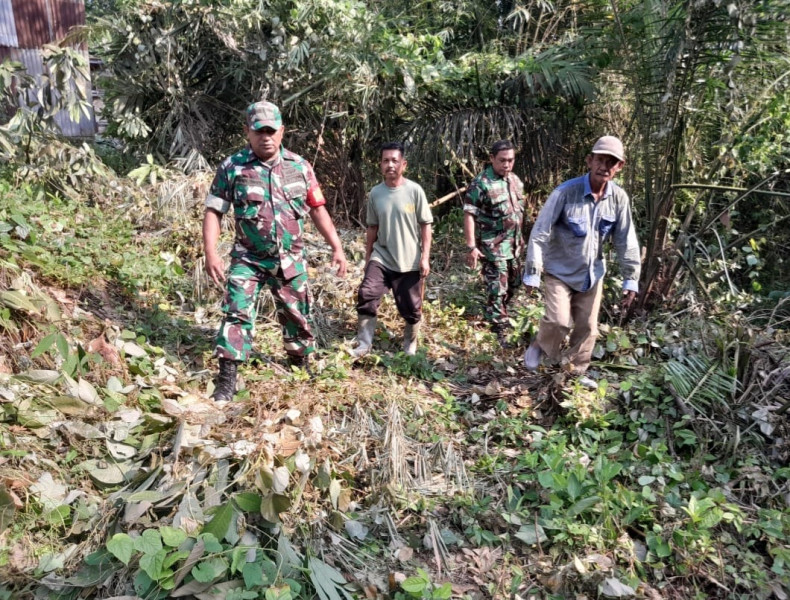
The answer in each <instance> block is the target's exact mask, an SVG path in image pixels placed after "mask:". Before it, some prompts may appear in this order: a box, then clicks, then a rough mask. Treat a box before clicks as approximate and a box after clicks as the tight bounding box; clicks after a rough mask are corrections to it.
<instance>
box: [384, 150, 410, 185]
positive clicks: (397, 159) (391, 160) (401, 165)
mask: <svg viewBox="0 0 790 600" xmlns="http://www.w3.org/2000/svg"><path fill="white" fill-rule="evenodd" d="M405 170H406V161H405V160H404V158H403V155H402V154H401V153H400V150H384V151H383V152H382V153H381V174H382V175H383V176H384V181H385V182H387V183H397V182H398V181H399V180H400V178H401V176H403V172H404V171H405Z"/></svg>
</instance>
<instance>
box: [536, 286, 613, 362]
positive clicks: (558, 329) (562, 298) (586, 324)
mask: <svg viewBox="0 0 790 600" xmlns="http://www.w3.org/2000/svg"><path fill="white" fill-rule="evenodd" d="M602 291H603V285H602V281H600V280H599V281H598V282H597V283H596V284H595V285H594V286H593V287H591V288H590V289H589V290H587V291H586V292H577V291H575V290H573V289H571V288H570V287H568V286H567V285H565V284H564V283H563V282H562V281H560V280H559V279H557V278H556V277H554V276H552V275H548V274H546V276H545V278H544V284H543V299H544V301H545V305H546V314H545V315H544V316H543V319H542V320H541V322H540V328H539V329H538V336H537V342H538V345H539V346H540V348H541V350H543V352H545V353H546V355H547V356H548V357H549V359H550V360H552V361H557V362H559V361H560V360H561V359H562V356H561V353H560V350H561V347H562V343H563V342H564V341H565V338H566V336H567V335H568V333H569V332H570V334H571V338H570V341H569V342H568V349H567V351H566V353H565V358H564V360H562V362H564V363H568V365H569V367H570V369H571V371H573V372H575V373H583V372H584V371H586V370H587V367H589V366H590V360H591V359H592V352H593V348H595V338H596V337H597V336H598V311H599V310H600V308H601V295H602Z"/></svg>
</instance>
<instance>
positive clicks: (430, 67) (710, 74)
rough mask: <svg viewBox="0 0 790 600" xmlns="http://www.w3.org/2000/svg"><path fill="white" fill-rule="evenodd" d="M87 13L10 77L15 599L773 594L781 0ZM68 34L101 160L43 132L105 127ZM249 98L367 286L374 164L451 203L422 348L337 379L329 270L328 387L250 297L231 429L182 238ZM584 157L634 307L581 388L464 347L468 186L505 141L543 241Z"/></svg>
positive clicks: (149, 1)
mask: <svg viewBox="0 0 790 600" xmlns="http://www.w3.org/2000/svg"><path fill="white" fill-rule="evenodd" d="M86 7H87V14H88V21H89V23H88V25H87V26H86V27H85V28H83V29H80V30H77V31H73V32H72V33H71V34H70V36H69V38H68V39H66V40H64V41H63V44H61V45H58V46H52V47H49V48H47V50H46V53H47V56H48V61H49V73H48V75H47V76H45V78H44V83H45V84H46V85H45V86H44V88H43V90H42V91H41V92H40V93H38V92H37V90H38V89H39V87H38V84H37V83H35V82H34V81H33V79H32V78H30V77H29V76H28V75H27V74H25V73H24V71H23V70H22V69H21V67H20V66H19V65H15V64H13V63H4V64H3V65H2V66H0V85H2V88H0V92H2V94H3V100H4V103H5V114H6V118H4V119H3V122H4V124H3V125H2V126H0V153H1V154H2V157H3V159H4V166H3V167H2V181H1V182H0V185H2V189H3V197H2V200H1V201H0V243H1V244H2V246H1V248H0V260H2V264H0V271H1V272H0V288H1V290H0V306H2V308H0V327H2V329H3V333H4V335H3V341H2V353H3V354H2V359H3V360H2V363H0V366H1V367H2V368H0V371H2V372H3V373H4V374H3V375H1V377H2V380H0V396H2V399H1V400H2V408H3V409H4V413H3V414H4V420H3V422H2V423H0V447H2V450H0V483H1V484H2V486H1V487H0V530H1V531H2V534H1V535H2V539H3V542H4V543H3V544H2V549H0V564H2V569H3V570H4V574H5V576H4V577H3V578H2V579H3V583H2V584H0V597H7V598H11V597H14V598H16V597H37V598H50V597H51V598H78V597H105V598H106V597H129V596H132V597H141V598H160V597H168V596H172V597H197V598H201V599H202V598H258V597H265V598H266V599H267V600H269V599H272V598H282V599H285V598H296V597H300V598H311V597H316V596H317V597H320V598H322V599H323V598H331V599H333V600H334V599H335V598H343V597H352V596H353V597H360V598H362V597H371V598H372V597H394V598H412V597H415V598H448V597H450V596H453V597H472V598H478V597H494V598H503V597H521V598H527V597H529V598H553V597H557V598H561V597H577V598H581V597H645V598H658V597H666V598H707V597H721V598H736V597H737V598H769V597H776V598H786V597H787V594H788V593H790V587H789V585H790V572H788V566H787V562H788V559H790V545H789V544H788V531H790V513H788V502H789V500H788V499H789V498H790V484H788V480H789V479H790V470H789V469H788V468H787V466H786V465H787V462H788V456H790V442H789V441H788V436H790V431H788V425H787V418H786V414H787V410H788V409H789V408H790V365H789V364H788V355H787V348H788V338H787V324H788V319H789V318H790V300H788V298H790V269H788V267H787V264H786V257H787V251H788V247H789V246H790V233H788V232H790V228H788V227H787V221H788V216H789V215H790V210H788V208H789V207H788V198H790V168H789V166H790V141H788V136H789V135H790V133H789V132H790V110H789V109H790V86H788V75H790V52H789V51H788V50H790V48H789V46H790V31H788V24H787V14H788V8H790V7H789V6H788V3H787V2H786V1H785V0H761V1H758V2H747V1H745V0H744V1H741V2H737V1H736V2H727V1H726V0H724V1H720V0H685V1H678V2H670V1H667V0H656V1H646V2H633V1H616V0H610V1H607V2H604V1H600V0H583V1H581V2H573V1H570V2H566V1H564V0H558V1H556V2H550V1H548V0H535V1H534V2H526V3H521V2H510V1H500V2H496V3H485V2H475V1H461V2H453V3H450V2H441V1H439V2H411V1H403V2H399V1H395V2H391V3H386V4H383V3H382V4H378V3H371V2H357V1H354V0H338V1H334V0H322V1H320V2H319V1H318V0H315V1H302V0H289V1H285V0H283V1H272V2H267V1H264V0H255V1H253V0H226V1H222V2H208V1H199V0H184V1H174V2H160V1H156V0H114V1H113V0H104V1H102V0H95V1H91V0H87V1H86ZM82 41H84V42H87V43H88V44H89V47H90V49H91V55H92V56H95V57H98V58H101V59H102V62H103V72H102V73H101V77H99V78H98V79H97V81H96V84H97V86H98V87H99V88H100V89H101V90H102V92H103V98H102V101H103V106H104V108H103V112H102V114H101V117H102V120H103V121H106V131H105V132H104V133H103V134H102V136H100V137H99V138H97V139H96V140H93V141H90V142H84V143H82V142H80V143H75V142H74V141H67V140H64V139H62V138H61V137H59V136H58V135H57V132H56V131H54V130H53V122H54V120H53V119H54V115H55V113H56V112H57V111H58V110H61V109H65V110H68V111H70V112H71V113H72V114H73V115H75V116H76V115H78V114H79V113H80V112H81V111H86V110H87V109H88V103H89V98H87V97H86V95H85V93H84V91H83V89H82V88H81V86H80V85H79V82H80V81H81V78H83V77H84V74H85V71H86V69H87V68H88V66H87V64H85V62H84V60H82V59H81V58H80V57H79V55H78V54H76V53H74V52H72V51H70V50H69V49H68V44H70V43H75V42H82ZM28 92H30V93H28ZM260 98H265V99H268V100H271V101H273V102H275V103H277V104H278V105H279V106H280V107H281V109H282V110H283V114H284V122H285V124H286V130H287V131H286V138H285V144H286V145H287V147H289V148H290V149H292V150H294V151H296V152H298V153H300V154H302V155H304V156H305V157H307V158H308V159H309V160H310V161H311V162H312V163H313V164H314V166H315V169H316V172H317V174H318V177H319V180H320V181H321V182H322V185H323V187H324V192H325V195H326V196H327V198H328V201H329V207H330V211H331V212H332V214H333V215H334V217H335V219H336V221H337V222H338V223H339V224H340V225H341V228H342V230H343V240H344V244H346V247H347V251H348V253H349V255H350V256H351V258H353V259H354V260H355V261H356V262H357V263H358V262H359V260H360V258H361V257H362V256H363V249H362V241H361V238H362V229H361V225H362V216H363V214H364V200H365V192H366V190H367V189H369V188H370V186H371V185H372V184H374V183H375V182H377V181H378V179H379V174H378V169H377V159H378V148H379V146H380V144H381V143H382V142H384V141H389V140H393V139H398V140H404V141H406V142H407V145H408V160H409V172H408V173H409V176H410V177H411V178H413V179H415V180H417V181H419V182H420V183H421V184H422V185H423V187H424V188H425V189H426V191H427V192H428V194H429V197H431V198H432V199H438V198H447V196H448V195H449V196H450V198H449V199H446V200H445V201H444V202H442V203H441V204H440V205H437V206H436V207H435V211H436V214H437V225H436V242H437V243H436V248H435V256H434V259H433V263H434V264H433V269H434V273H435V274H434V275H433V276H432V279H431V281H430V283H429V291H428V292H427V299H428V305H427V307H426V321H427V325H428V327H427V328H426V329H427V331H426V335H425V340H424V347H423V349H422V350H421V352H420V353H419V354H418V356H417V357H415V358H414V359H411V358H408V357H404V356H403V355H402V354H399V353H397V351H396V348H397V336H398V335H399V325H398V323H397V318H396V317H395V313H394V311H393V309H392V306H391V305H385V319H384V321H385V324H386V325H387V326H386V330H385V331H383V332H381V333H380V334H379V338H377V346H379V347H380V348H381V353H380V354H379V355H376V356H374V357H371V358H370V359H369V360H366V361H363V362H362V363H361V364H359V363H358V364H352V362H351V360H350V358H349V357H348V355H347V354H345V353H344V352H343V348H345V347H346V345H345V342H344V339H350V338H351V337H352V336H353V327H354V315H353V310H352V306H353V300H352V296H353V288H354V284H355V282H357V281H358V278H359V275H360V274H359V264H357V269H356V272H355V273H352V275H351V277H350V278H349V280H347V281H345V282H340V281H338V280H336V279H334V278H333V276H332V274H331V273H328V272H327V271H326V270H324V269H323V267H322V262H321V261H322V260H323V259H325V258H326V257H325V255H324V254H322V252H323V251H324V250H323V249H322V247H321V245H320V244H315V245H314V246H313V245H311V248H310V254H311V260H312V263H313V266H314V267H313V270H312V271H311V273H312V275H313V278H314V280H315V285H314V294H315V296H316V298H315V307H316V315H315V318H316V326H317V330H318V332H319V340H320V341H321V343H322V346H323V347H324V348H325V350H323V351H322V353H321V354H320V357H321V362H320V363H319V371H320V373H319V375H318V377H317V378H316V379H315V380H309V379H308V378H307V376H306V374H305V373H304V372H301V371H298V370H297V371H288V370H287V369H285V368H284V367H283V366H282V361H281V360H279V359H278V358H277V356H278V355H279V354H280V351H279V349H278V348H279V345H278V341H277V337H278V330H277V327H276V324H274V323H273V322H272V319H271V306H270V305H268V304H266V302H264V303H263V304H262V306H261V308H262V315H264V316H265V315H267V314H268V315H269V316H268V318H264V319H263V320H262V323H261V327H260V330H259V332H258V338H257V341H258V345H259V347H260V349H261V351H262V353H263V355H264V356H263V357H262V358H261V362H260V364H258V365H257V366H251V367H250V368H249V369H248V370H247V371H246V373H245V383H246V386H245V387H246V389H245V390H244V391H243V392H242V393H241V394H240V397H239V400H238V403H237V404H238V406H236V407H235V408H234V410H231V411H226V412H220V411H217V410H216V408H215V407H212V406H211V405H210V403H207V402H206V400H205V396H204V394H205V391H206V386H207V385H210V383H208V380H209V374H210V369H211V368H212V365H211V362H210V361H209V357H210V346H211V333H212V331H213V329H214V328H215V327H216V324H217V302H218V298H219V294H218V292H217V290H215V289H212V288H211V287H210V286H209V285H208V284H207V282H206V280H205V277H204V276H203V275H202V263H201V252H202V251H201V247H200V237H199V236H200V234H199V220H200V211H201V206H202V199H203V197H204V196H205V191H206V188H207V184H208V182H209V181H210V179H211V172H212V169H213V167H214V166H216V164H217V163H218V161H219V160H221V159H222V158H223V157H224V156H226V155H228V154H229V153H231V152H232V151H233V150H234V149H236V148H238V147H239V146H240V145H241V144H243V143H244V142H243V136H242V129H241V127H242V123H243V109H244V108H245V107H246V105H247V104H248V103H249V102H250V101H252V100H255V99H260ZM603 134H614V135H618V136H619V137H621V138H622V139H623V140H624V142H625V145H626V149H627V159H628V161H627V166H626V168H625V170H624V171H623V177H622V179H621V182H620V183H621V184H622V185H623V187H624V188H625V189H626V190H627V191H628V192H629V194H630V195H631V198H632V203H633V208H634V212H635V215H636V221H637V223H638V226H639V234H640V241H641V242H642V245H643V246H644V262H643V276H642V281H641V282H640V289H641V294H640V296H639V304H638V306H637V307H636V309H635V310H634V312H633V314H629V315H621V314H619V312H618V311H617V309H616V308H614V306H615V305H616V303H612V302H611V301H612V300H616V299H617V296H618V293H619V292H618V286H617V273H616V269H614V270H613V273H611V275H610V276H609V278H608V280H607V292H606V293H607V297H608V299H609V300H610V302H609V304H608V305H607V306H609V307H610V308H607V310H606V311H605V314H604V315H603V319H604V327H603V333H602V339H601V344H600V345H599V347H598V349H597V350H596V359H597V363H596V365H595V368H596V374H597V376H598V377H599V387H598V390H595V391H586V390H584V389H581V388H580V387H579V386H578V385H577V384H575V383H574V382H573V380H568V379H566V378H565V377H564V376H563V375H562V373H554V372H541V373H540V374H539V375H536V376H532V375H529V374H527V373H526V372H524V371H523V370H522V369H521V368H520V367H519V366H518V361H519V354H518V351H517V350H516V351H505V352H502V351H501V350H499V349H498V348H497V346H496V345H495V341H494V340H493V338H492V337H491V336H490V335H489V334H488V333H487V332H486V329H485V327H483V326H482V324H481V323H480V317H479V314H480V306H479V296H480V286H479V282H478V281H477V279H476V277H475V276H474V274H472V273H469V272H468V271H466V270H464V269H463V268H462V266H461V264H460V263H461V259H460V256H459V253H458V248H459V247H460V246H461V244H462V238H461V232H460V228H461V216H460V200H459V196H458V192H460V191H461V190H462V189H463V187H464V186H465V185H467V184H468V183H469V181H470V180H471V177H472V176H473V175H474V174H475V173H476V172H478V171H479V170H480V169H481V168H482V166H483V165H484V162H485V159H486V154H487V152H486V150H487V148H488V147H490V144H491V143H492V142H493V141H495V140H497V139H500V138H509V139H512V140H513V141H514V142H515V143H516V145H517V148H518V152H517V164H516V168H515V171H516V173H517V174H519V175H520V176H521V177H522V178H523V179H524V181H525V185H526V190H527V192H528V201H529V205H530V208H531V210H532V213H533V215H534V214H536V211H537V210H538V209H539V207H540V205H541V204H542V202H543V200H544V199H545V197H546V196H547V194H548V192H549V191H550V190H551V189H552V188H553V187H554V186H555V185H557V184H558V183H559V182H561V181H562V180H564V179H566V178H568V177H570V176H574V175H576V174H579V173H582V172H583V170H584V166H583V159H584V156H585V154H586V153H587V152H588V151H589V148H590V146H591V144H592V143H593V142H594V140H595V139H596V138H597V137H598V136H600V135H603ZM108 215H111V216H112V217H111V218H108ZM226 241H227V236H226ZM355 278H356V279H355ZM470 290H472V292H473V293H471V294H470ZM387 311H389V312H387ZM540 311H541V306H540V302H539V300H536V299H523V300H522V301H521V303H520V305H519V307H518V310H517V313H516V315H515V316H514V322H513V324H514V334H513V341H514V342H515V343H517V344H522V346H521V349H522V350H523V340H524V339H525V338H528V336H529V335H530V334H531V333H532V332H534V328H535V326H536V323H537V319H538V318H539V316H540ZM387 319H388V320H387ZM268 357H274V358H268ZM283 382H285V383H287V385H283ZM262 399H265V400H262ZM234 404H236V403H234ZM245 442H246V444H245Z"/></svg>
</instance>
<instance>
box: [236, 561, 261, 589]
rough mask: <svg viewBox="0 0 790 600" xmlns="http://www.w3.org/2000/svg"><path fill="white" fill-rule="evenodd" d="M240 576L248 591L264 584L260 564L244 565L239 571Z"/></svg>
mask: <svg viewBox="0 0 790 600" xmlns="http://www.w3.org/2000/svg"><path fill="white" fill-rule="evenodd" d="M241 576H242V577H243V578H244V585H245V587H246V588H247V589H248V590H250V589H252V588H255V587H258V586H259V585H263V584H264V580H263V569H262V568H261V565H260V563H257V562H254V563H246V564H245V565H244V567H243V568H242V569H241Z"/></svg>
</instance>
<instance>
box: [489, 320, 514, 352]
mask: <svg viewBox="0 0 790 600" xmlns="http://www.w3.org/2000/svg"><path fill="white" fill-rule="evenodd" d="M491 331H493V332H494V335H496V340H497V342H499V346H500V348H502V349H503V350H510V349H511V348H512V347H513V344H511V343H510V342H509V341H508V339H507V336H508V334H509V333H510V328H509V327H508V326H507V325H498V324H497V325H494V326H493V327H491Z"/></svg>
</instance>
